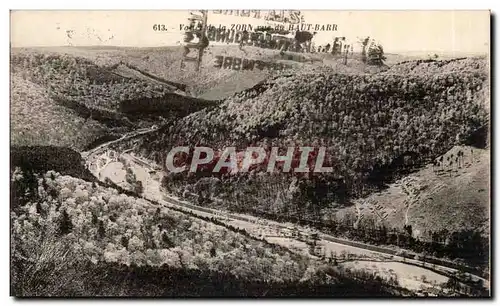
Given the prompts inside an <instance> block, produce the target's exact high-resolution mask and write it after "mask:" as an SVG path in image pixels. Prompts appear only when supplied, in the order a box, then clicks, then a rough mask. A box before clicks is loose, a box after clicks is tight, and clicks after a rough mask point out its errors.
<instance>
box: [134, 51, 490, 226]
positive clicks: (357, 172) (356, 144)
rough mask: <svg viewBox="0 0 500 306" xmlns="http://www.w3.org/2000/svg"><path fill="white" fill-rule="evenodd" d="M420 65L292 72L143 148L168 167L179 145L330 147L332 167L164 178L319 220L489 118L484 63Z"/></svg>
mask: <svg viewBox="0 0 500 306" xmlns="http://www.w3.org/2000/svg"><path fill="white" fill-rule="evenodd" d="M421 64H422V63H421V62H411V63H406V64H402V65H398V66H396V67H395V68H394V70H392V68H391V69H389V70H387V71H385V72H383V73H377V74H373V75H359V74H336V73H335V72H334V71H328V68H321V70H319V71H318V72H310V71H308V72H306V73H301V72H294V73H290V74H284V75H281V76H278V77H275V78H271V79H269V80H267V81H265V82H262V83H260V84H258V85H256V86H255V87H253V88H251V89H248V90H245V91H243V92H241V93H238V94H235V95H234V96H232V97H230V98H228V99H226V100H225V101H224V103H223V104H221V105H220V106H218V107H216V108H215V109H211V110H203V111H201V112H198V113H194V114H192V115H190V116H187V117H185V118H183V119H182V120H180V121H179V122H178V124H176V125H173V126H171V127H168V128H167V127H165V128H164V129H163V130H160V131H159V132H158V135H149V136H147V137H145V138H144V139H143V143H142V146H140V147H139V148H138V150H139V151H141V153H142V154H143V155H146V156H148V157H150V158H153V159H156V161H157V162H159V163H161V164H164V158H165V155H166V153H167V152H168V151H169V149H170V148H172V147H173V146H178V145H185V146H193V145H195V144H196V145H197V146H201V145H203V146H208V147H211V148H213V149H214V150H222V149H223V148H224V147H227V146H236V147H237V149H238V150H244V149H246V147H247V146H262V147H264V148H265V149H266V151H267V152H269V151H270V147H272V146H277V147H280V148H283V149H284V150H285V151H286V148H287V147H298V146H313V147H319V146H323V147H326V160H325V164H326V165H330V166H332V167H333V169H334V171H333V172H332V173H309V174H305V175H304V174H300V175H299V174H296V173H288V174H287V173H281V172H280V171H279V170H277V171H275V173H268V172H266V165H263V166H257V167H255V169H254V170H253V171H250V172H249V173H237V174H235V175H229V174H227V173H225V174H224V173H212V172H211V167H206V168H205V170H204V171H203V170H202V169H201V170H202V171H198V172H197V173H194V174H190V175H189V176H188V175H187V173H180V174H172V173H171V174H169V175H168V176H166V177H165V179H164V182H163V183H164V186H165V188H166V190H167V191H168V192H174V193H177V194H178V195H182V194H185V195H186V194H191V193H195V194H198V197H197V198H198V199H201V200H200V203H203V204H204V205H210V206H221V205H222V206H223V207H224V208H228V209H230V210H234V211H240V212H247V213H252V214H257V215H262V216H267V217H272V218H286V219H291V220H301V221H305V222H311V223H316V222H320V221H319V220H321V217H320V216H321V211H322V210H323V209H325V208H327V207H332V205H333V206H334V207H335V206H336V205H337V206H338V205H347V204H348V203H349V201H350V199H353V198H358V197H363V196H366V195H368V194H370V193H371V192H373V191H375V190H380V188H383V187H384V186H385V184H387V183H389V182H392V181H394V180H395V179H397V178H398V177H401V176H402V175H404V174H405V173H407V172H408V171H412V169H416V168H418V167H420V166H422V165H425V164H426V163H429V162H431V161H433V160H434V159H435V158H436V157H438V156H440V155H441V154H443V153H445V152H446V151H448V150H449V149H450V148H452V147H453V146H454V145H457V144H461V143H464V142H466V141H468V138H469V136H470V135H471V134H473V133H474V132H475V131H477V130H478V129H481V128H484V127H485V126H487V125H488V115H487V111H486V110H485V109H484V107H483V105H484V104H485V99H487V97H486V96H485V95H484V90H485V88H486V87H487V86H488V84H487V79H488V73H487V71H486V70H485V69H484V68H485V67H486V66H485V63H484V61H483V60H481V59H464V60H454V61H446V62H433V63H432V64H428V65H432V68H433V69H430V70H428V71H429V72H430V73H406V72H407V70H408V69H410V70H415V69H416V68H413V69H412V68H411V67H412V66H413V67H418V66H420V65H421ZM404 67H406V68H404ZM438 72H439V73H438ZM189 161H190V156H185V158H184V162H186V163H189ZM278 169H279V167H278ZM207 177H212V178H211V179H207ZM200 195H201V196H200ZM214 199H216V200H217V201H213V200H214ZM220 200H222V201H220Z"/></svg>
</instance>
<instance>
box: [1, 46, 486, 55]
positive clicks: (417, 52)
mask: <svg viewBox="0 0 500 306" xmlns="http://www.w3.org/2000/svg"><path fill="white" fill-rule="evenodd" d="M227 45H228V46H233V47H237V46H238V44H237V43H231V44H227ZM211 46H212V47H223V46H226V44H218V45H211ZM176 47H180V46H179V45H178V44H173V45H158V46H118V45H98V44H96V45H80V46H72V45H58V46H36V45H34V46H17V47H12V46H11V47H10V49H30V48H46V49H50V48H76V49H77V48H102V49H112V48H117V49H119V48H123V49H126V48H133V49H141V48H144V49H148V48H149V49H153V48H176ZM256 48H257V47H256ZM354 53H359V52H354ZM385 54H386V55H407V56H410V55H414V56H419V55H427V54H437V55H453V54H460V55H469V56H488V55H489V52H481V51H477V52H467V51H438V50H425V51H422V50H400V51H398V50H396V51H389V52H385Z"/></svg>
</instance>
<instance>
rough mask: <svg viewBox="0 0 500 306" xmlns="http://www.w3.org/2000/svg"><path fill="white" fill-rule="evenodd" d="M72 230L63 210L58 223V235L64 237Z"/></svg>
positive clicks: (71, 225)
mask: <svg viewBox="0 0 500 306" xmlns="http://www.w3.org/2000/svg"><path fill="white" fill-rule="evenodd" d="M72 229H73V223H71V218H70V217H69V215H68V213H67V212H66V210H63V212H62V215H61V219H60V223H59V233H60V235H66V234H69V233H70V232H71V230H72Z"/></svg>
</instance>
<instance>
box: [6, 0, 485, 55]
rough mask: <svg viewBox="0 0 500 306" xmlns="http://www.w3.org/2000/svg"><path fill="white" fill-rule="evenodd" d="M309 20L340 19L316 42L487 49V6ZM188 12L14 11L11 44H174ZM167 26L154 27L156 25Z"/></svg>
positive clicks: (217, 20) (310, 18)
mask: <svg viewBox="0 0 500 306" xmlns="http://www.w3.org/2000/svg"><path fill="white" fill-rule="evenodd" d="M301 13H302V15H303V16H304V21H305V23H306V24H313V26H314V25H315V24H319V25H326V24H336V25H337V31H319V32H318V34H317V39H316V40H317V42H316V43H317V44H321V43H326V42H328V41H331V40H333V37H335V36H345V37H347V38H348V39H349V40H351V41H357V38H358V37H366V36H370V37H372V38H374V39H376V40H377V41H379V42H380V43H381V44H382V45H383V46H384V50H385V51H386V52H442V53H449V52H465V53H489V49H490V12H489V11H318V10H316V11H302V12H301ZM188 15H189V12H188V11H185V10H184V11H182V10H177V11H172V10H170V11H12V12H11V46H12V47H30V46H67V45H73V46H88V45H101V46H133V47H153V46H168V45H175V44H176V43H177V41H179V40H180V38H181V37H182V31H180V28H179V27H180V24H186V23H187V17H188ZM208 23H209V24H212V25H215V26H218V25H219V24H221V25H226V26H227V27H230V25H231V24H252V25H254V26H256V25H260V24H263V23H265V21H264V20H263V19H256V18H252V17H241V16H228V15H221V14H214V13H213V11H210V12H209V15H208ZM154 24H160V25H163V24H164V25H165V28H166V29H167V31H154V30H153V25H154Z"/></svg>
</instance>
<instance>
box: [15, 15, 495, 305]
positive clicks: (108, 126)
mask: <svg viewBox="0 0 500 306" xmlns="http://www.w3.org/2000/svg"><path fill="white" fill-rule="evenodd" d="M490 14H491V13H490V11H488V10H483V11H328V10H325V11H301V10H289V9H288V10H272V11H263V10H253V9H252V10H192V11H187V10H184V11H182V10H177V11H175V10H171V11H168V10H166V11H50V10H46V11H11V15H10V18H11V36H10V46H11V50H10V52H11V54H10V82H11V83H10V85H11V96H10V97H11V98H10V128H11V129H10V151H11V164H10V166H11V169H10V228H11V231H10V248H11V258H10V259H11V262H10V273H11V295H12V296H16V297H54V296H55V297H59V296H62V297H77V296H83V297H103V296H104V297H109V296H111V297H116V296H124V297H146V296H154V297H275V298H283V297H330V298H345V297H351V298H352V297H354V298H366V297H386V298H396V297H421V298H425V297H483V298H487V297H491V288H490V284H491V279H490V278H491V275H492V273H491V271H490V267H491V257H490V247H491V245H490V241H491V236H490V229H491V224H490V222H491V215H490V212H491V209H490V208H491V204H490V159H491V156H490V146H491V141H490V47H491V42H490V19H491V16H490Z"/></svg>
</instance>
